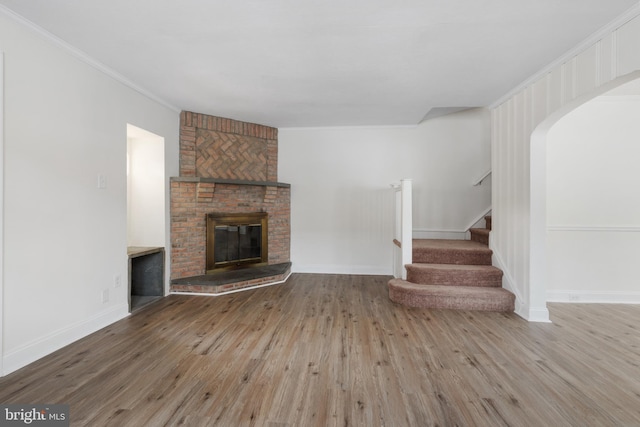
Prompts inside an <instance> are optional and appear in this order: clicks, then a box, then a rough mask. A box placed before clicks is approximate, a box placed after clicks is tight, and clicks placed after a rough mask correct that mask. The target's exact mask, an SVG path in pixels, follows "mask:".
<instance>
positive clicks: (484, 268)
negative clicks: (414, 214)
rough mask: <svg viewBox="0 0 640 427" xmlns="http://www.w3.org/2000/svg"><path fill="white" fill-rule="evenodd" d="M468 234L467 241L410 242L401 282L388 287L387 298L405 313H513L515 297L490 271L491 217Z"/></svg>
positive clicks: (495, 271) (499, 273)
mask: <svg viewBox="0 0 640 427" xmlns="http://www.w3.org/2000/svg"><path fill="white" fill-rule="evenodd" d="M485 223H486V227H485V228H472V229H471V230H469V231H470V232H471V240H440V239H424V240H422V239H421V240H413V251H412V254H413V264H409V265H406V266H405V267H406V269H407V280H402V279H392V280H391V281H389V298H390V299H391V300H392V301H393V302H396V303H398V304H402V305H406V306H409V307H422V308H437V309H457V310H484V311H513V310H514V304H515V295H514V294H513V293H511V292H509V291H507V290H506V289H504V288H502V270H500V269H498V268H496V267H493V266H492V265H491V255H492V254H493V251H492V250H491V249H489V246H488V244H489V232H490V231H491V217H490V216H487V217H485Z"/></svg>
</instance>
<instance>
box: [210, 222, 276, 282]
mask: <svg viewBox="0 0 640 427" xmlns="http://www.w3.org/2000/svg"><path fill="white" fill-rule="evenodd" d="M266 263H267V214H266V213H264V212H256V213H250V214H215V213H213V214H209V215H207V272H209V271H211V270H214V269H220V268H227V269H228V268H234V267H239V266H245V265H248V264H266Z"/></svg>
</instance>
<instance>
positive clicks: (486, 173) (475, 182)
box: [473, 169, 491, 187]
mask: <svg viewBox="0 0 640 427" xmlns="http://www.w3.org/2000/svg"><path fill="white" fill-rule="evenodd" d="M490 175H491V169H489V170H488V171H486V172H485V173H484V175H482V176H481V177H480V178H478V179H476V180H475V181H474V182H473V186H474V187H477V186H479V185H482V182H483V181H484V180H485V179H487V178H489V176H490Z"/></svg>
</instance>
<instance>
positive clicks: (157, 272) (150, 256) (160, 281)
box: [127, 246, 164, 312]
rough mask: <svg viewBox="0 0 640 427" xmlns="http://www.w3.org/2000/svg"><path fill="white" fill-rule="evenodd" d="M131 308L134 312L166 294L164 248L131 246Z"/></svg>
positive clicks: (128, 249) (129, 248)
mask: <svg viewBox="0 0 640 427" xmlns="http://www.w3.org/2000/svg"><path fill="white" fill-rule="evenodd" d="M127 255H128V256H129V298H130V299H129V308H130V311H131V312H133V311H135V310H137V309H138V308H141V307H142V306H144V305H146V304H148V303H150V302H152V301H155V300H157V299H160V298H162V297H163V296H164V248H162V247H143V246H129V247H128V248H127Z"/></svg>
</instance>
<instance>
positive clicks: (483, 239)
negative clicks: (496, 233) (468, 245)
mask: <svg viewBox="0 0 640 427" xmlns="http://www.w3.org/2000/svg"><path fill="white" fill-rule="evenodd" d="M471 240H472V241H474V242H478V243H482V244H483V245H489V236H486V235H484V234H478V233H474V232H473V231H472V232H471Z"/></svg>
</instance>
